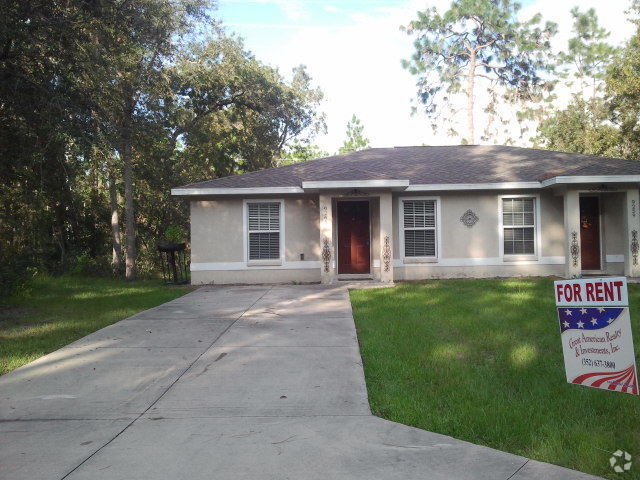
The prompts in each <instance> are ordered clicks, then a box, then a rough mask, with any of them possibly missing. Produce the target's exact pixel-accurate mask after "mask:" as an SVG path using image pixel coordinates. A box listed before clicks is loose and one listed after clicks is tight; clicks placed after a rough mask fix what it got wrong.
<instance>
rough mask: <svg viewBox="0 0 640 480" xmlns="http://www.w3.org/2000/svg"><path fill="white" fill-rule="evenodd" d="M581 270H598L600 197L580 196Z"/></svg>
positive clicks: (599, 266)
mask: <svg viewBox="0 0 640 480" xmlns="http://www.w3.org/2000/svg"><path fill="white" fill-rule="evenodd" d="M580 249H581V250H582V254H581V258H582V270H600V268H601V265H600V199H599V198H598V197H580Z"/></svg>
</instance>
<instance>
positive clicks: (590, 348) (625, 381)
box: [554, 277, 638, 395]
mask: <svg viewBox="0 0 640 480" xmlns="http://www.w3.org/2000/svg"><path fill="white" fill-rule="evenodd" d="M554 289H555V297H556V307H557V310H558V321H559V323H560V336H561V338H562V350H563V353H564V366H565V371H566V374H567V382H569V383H575V384H577V385H586V386H588V387H595V388H602V389H605V390H612V391H616V392H625V393H631V394H633V395H638V374H637V370H636V362H635V355H634V352H633V339H632V336H631V319H630V317H629V297H628V294H627V279H626V278H625V277H615V278H582V279H576V280H559V281H557V282H554Z"/></svg>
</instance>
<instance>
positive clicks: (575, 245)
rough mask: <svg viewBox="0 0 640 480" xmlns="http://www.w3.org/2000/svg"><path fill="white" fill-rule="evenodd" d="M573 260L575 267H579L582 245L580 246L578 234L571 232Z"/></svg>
mask: <svg viewBox="0 0 640 480" xmlns="http://www.w3.org/2000/svg"><path fill="white" fill-rule="evenodd" d="M571 258H572V259H573V266H574V267H577V266H578V259H579V258H580V245H579V244H578V233H577V232H571Z"/></svg>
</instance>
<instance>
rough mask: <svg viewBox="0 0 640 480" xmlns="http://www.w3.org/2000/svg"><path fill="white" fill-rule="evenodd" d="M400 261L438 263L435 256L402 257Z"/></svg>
mask: <svg viewBox="0 0 640 480" xmlns="http://www.w3.org/2000/svg"><path fill="white" fill-rule="evenodd" d="M402 263H438V258H436V257H404V258H403V259H402Z"/></svg>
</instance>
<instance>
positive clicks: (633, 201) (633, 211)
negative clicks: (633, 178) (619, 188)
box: [631, 199, 636, 217]
mask: <svg viewBox="0 0 640 480" xmlns="http://www.w3.org/2000/svg"><path fill="white" fill-rule="evenodd" d="M631 215H633V216H634V217H635V216H636V201H635V199H633V200H631Z"/></svg>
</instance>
